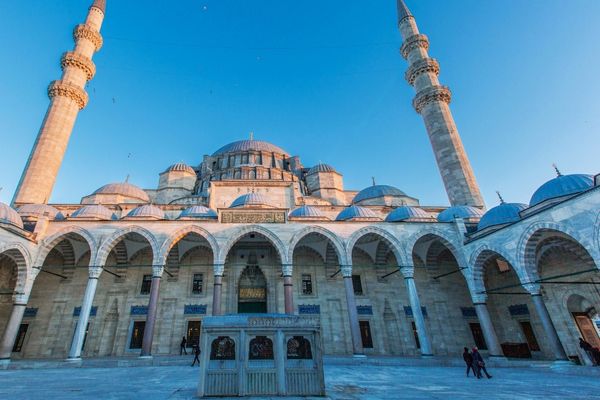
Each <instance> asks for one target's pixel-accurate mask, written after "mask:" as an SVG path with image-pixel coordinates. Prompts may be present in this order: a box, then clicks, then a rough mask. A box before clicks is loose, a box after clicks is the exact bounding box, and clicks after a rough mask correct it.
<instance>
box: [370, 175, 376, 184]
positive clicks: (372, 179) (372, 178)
mask: <svg viewBox="0 0 600 400" xmlns="http://www.w3.org/2000/svg"><path fill="white" fill-rule="evenodd" d="M371 181H373V186H376V184H375V177H374V176H372V177H371Z"/></svg>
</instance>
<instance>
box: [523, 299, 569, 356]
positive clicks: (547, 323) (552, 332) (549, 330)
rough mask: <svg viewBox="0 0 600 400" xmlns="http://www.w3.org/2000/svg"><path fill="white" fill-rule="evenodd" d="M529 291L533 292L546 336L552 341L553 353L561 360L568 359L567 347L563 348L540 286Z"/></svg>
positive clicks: (536, 308) (534, 303)
mask: <svg viewBox="0 0 600 400" xmlns="http://www.w3.org/2000/svg"><path fill="white" fill-rule="evenodd" d="M529 293H531V299H532V300H533V305H534V306H535V311H536V312H537V314H538V316H539V317H540V320H541V321H542V326H543V327H544V332H545V333H546V337H547V338H548V341H549V342H550V347H551V349H552V353H553V354H554V358H555V359H556V360H560V361H566V360H568V357H567V354H566V353H565V349H563V346H562V344H561V343H560V339H559V338H558V333H557V332H556V328H555V327H554V324H553V323H552V319H550V313H549V312H548V309H547V308H546V304H545V303H544V299H543V298H542V294H541V293H540V290H539V287H537V288H535V289H534V290H529Z"/></svg>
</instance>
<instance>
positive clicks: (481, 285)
mask: <svg viewBox="0 0 600 400" xmlns="http://www.w3.org/2000/svg"><path fill="white" fill-rule="evenodd" d="M494 256H499V257H502V258H504V259H505V260H506V261H507V262H508V263H509V265H510V267H511V269H512V270H513V271H514V272H515V273H516V274H517V276H519V272H518V271H517V269H516V267H515V261H514V258H513V257H511V256H509V255H508V253H506V252H505V251H504V250H503V249H500V248H498V247H495V246H491V245H489V244H483V245H481V246H480V247H478V248H477V250H475V251H474V252H473V253H471V258H470V261H469V266H470V267H471V280H472V284H473V289H474V290H475V293H476V294H481V293H482V292H485V290H486V287H485V263H486V262H487V260H489V259H490V258H491V257H494Z"/></svg>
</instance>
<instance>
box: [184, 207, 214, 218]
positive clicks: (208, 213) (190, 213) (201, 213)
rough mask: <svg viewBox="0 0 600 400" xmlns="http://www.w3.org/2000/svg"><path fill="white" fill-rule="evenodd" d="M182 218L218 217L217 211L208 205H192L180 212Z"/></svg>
mask: <svg viewBox="0 0 600 400" xmlns="http://www.w3.org/2000/svg"><path fill="white" fill-rule="evenodd" d="M181 218H217V213H216V211H214V210H211V209H210V208H208V207H204V206H191V207H188V208H186V209H185V210H183V211H182V212H181V214H179V217H178V219H181Z"/></svg>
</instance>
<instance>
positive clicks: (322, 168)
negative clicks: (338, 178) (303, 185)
mask: <svg viewBox="0 0 600 400" xmlns="http://www.w3.org/2000/svg"><path fill="white" fill-rule="evenodd" d="M317 172H337V171H336V170H335V168H333V167H332V166H331V165H329V164H323V163H319V164H317V165H315V166H314V167H312V168H311V169H309V170H308V173H307V175H311V174H316V173H317Z"/></svg>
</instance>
